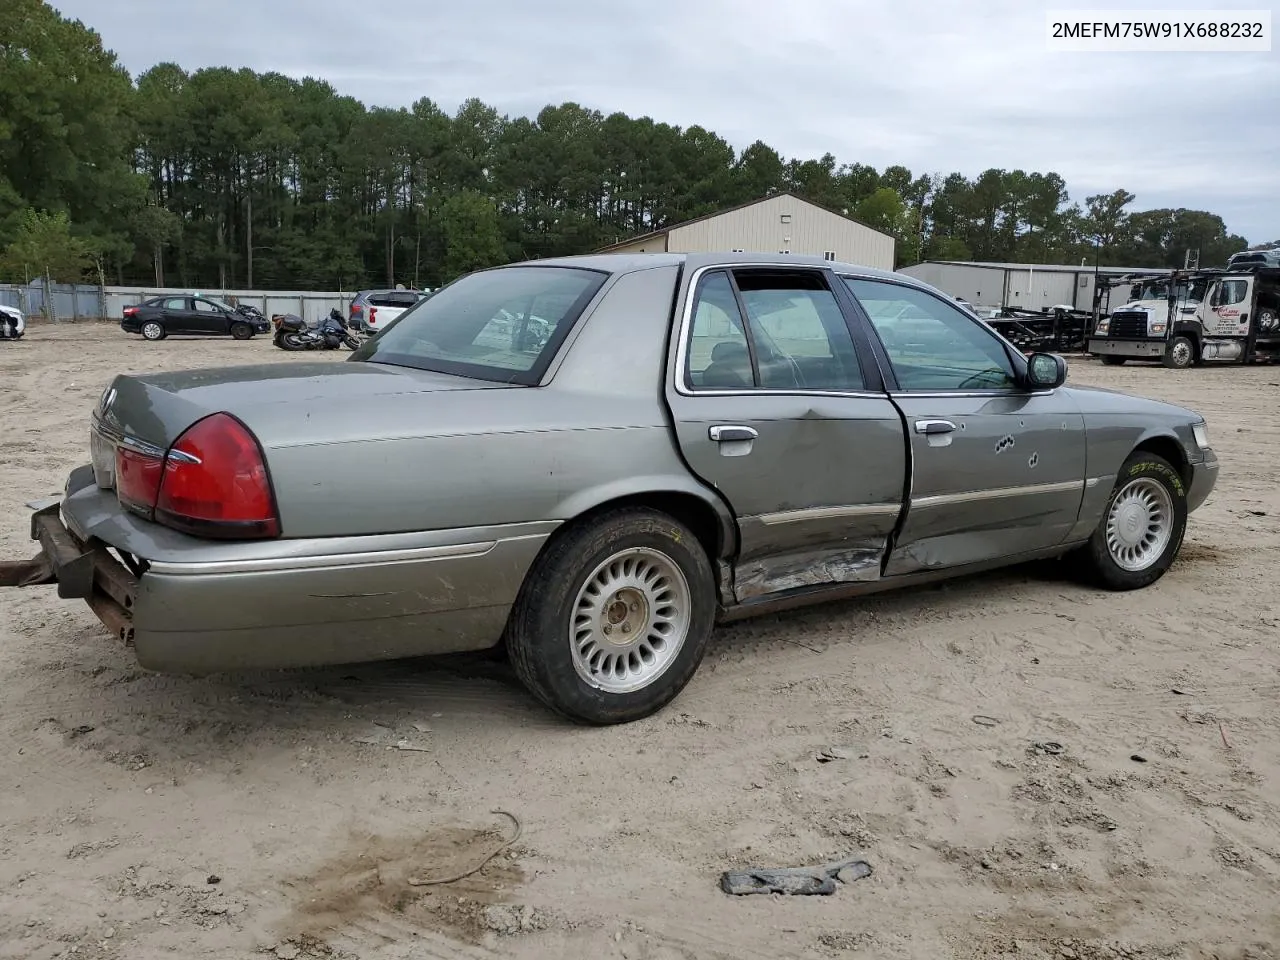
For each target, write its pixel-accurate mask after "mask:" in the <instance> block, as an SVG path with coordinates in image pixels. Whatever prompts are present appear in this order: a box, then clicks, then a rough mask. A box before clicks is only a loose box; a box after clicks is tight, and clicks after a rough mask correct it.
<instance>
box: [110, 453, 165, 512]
mask: <svg viewBox="0 0 1280 960" xmlns="http://www.w3.org/2000/svg"><path fill="white" fill-rule="evenodd" d="M163 475H164V458H163V457H162V456H159V455H152V454H147V453H143V452H141V451H139V450H134V449H132V448H130V447H125V446H119V447H116V495H117V496H118V497H119V499H120V504H121V506H124V507H127V508H128V509H130V510H132V511H133V512H134V513H138V514H141V515H142V516H144V517H146V518H147V519H148V520H149V519H151V516H152V511H153V510H154V509H155V506H156V497H157V496H159V495H160V479H161V477H162V476H163Z"/></svg>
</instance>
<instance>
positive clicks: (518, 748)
mask: <svg viewBox="0 0 1280 960" xmlns="http://www.w3.org/2000/svg"><path fill="white" fill-rule="evenodd" d="M250 359H252V360H255V361H258V360H265V361H271V362H278V363H289V362H292V357H291V356H290V355H287V354H284V353H283V352H281V351H278V350H275V349H274V348H273V347H272V346H271V344H270V342H269V341H267V340H265V339H261V338H260V339H256V340H254V341H251V342H247V343H236V342H231V341H222V340H205V341H191V340H187V341H181V340H168V341H165V342H162V343H158V344H148V343H144V342H143V341H141V340H140V339H139V338H136V337H130V336H126V335H124V334H122V333H121V332H120V331H119V330H118V328H116V327H114V326H112V325H106V324H81V325H76V326H68V327H59V328H54V329H51V328H50V327H48V326H42V325H33V326H32V328H31V330H30V333H29V335H28V337H27V339H26V340H25V341H23V342H21V343H16V344H14V343H0V409H3V411H4V413H3V416H2V417H0V550H2V551H3V554H4V555H5V556H6V557H14V556H17V555H22V556H26V555H28V551H29V550H30V549H31V545H30V544H29V542H28V541H27V539H26V538H27V512H26V510H25V509H24V507H23V504H24V502H25V501H27V500H29V499H34V498H37V497H41V496H45V495H48V494H55V493H57V492H59V491H60V490H61V487H62V481H63V478H64V476H65V474H66V472H67V471H68V470H69V469H70V468H71V467H73V466H75V465H77V464H79V463H81V462H83V461H84V460H85V459H87V436H86V429H87V417H88V413H89V410H90V408H91V406H92V404H93V402H94V401H95V400H96V399H97V398H98V396H99V394H100V392H101V390H102V389H103V387H104V385H105V383H106V382H107V380H108V379H109V377H110V376H111V375H112V374H114V373H115V372H118V371H130V372H141V371H153V370H162V369H170V368H179V367H188V366H201V365H210V364H219V363H231V362H240V361H246V360H250ZM335 359H338V358H337V357H335ZM1071 377H1072V380H1073V381H1074V382H1077V383H1085V384H1097V385H1103V386H1108V387H1116V388H1120V389H1124V390H1128V391H1132V392H1135V393H1139V394H1144V395H1147V396H1153V397H1158V398H1162V399H1168V400H1174V401H1177V402H1181V403H1183V404H1186V405H1189V406H1191V407H1192V408H1194V409H1196V410H1199V411H1200V412H1202V413H1203V414H1204V415H1205V416H1206V417H1207V418H1208V420H1209V424H1210V431H1211V439H1212V440H1213V442H1214V446H1215V447H1216V448H1217V450H1218V452H1219V455H1220V457H1221V459H1222V462H1223V469H1222V477H1221V480H1220V482H1219V484H1218V488H1217V491H1216V492H1215V494H1214V495H1213V497H1212V499H1211V500H1210V501H1209V503H1208V504H1207V505H1206V506H1205V507H1204V508H1203V509H1202V510H1201V511H1200V512H1198V513H1197V514H1196V515H1194V516H1193V518H1192V521H1191V524H1190V528H1189V533H1188V536H1187V542H1186V546H1185V548H1184V550H1183V554H1182V559H1181V560H1180V561H1179V562H1178V563H1177V564H1176V565H1175V566H1174V568H1173V569H1172V571H1171V572H1170V573H1169V574H1168V575H1167V576H1166V577H1165V578H1164V579H1163V580H1162V581H1161V582H1160V583H1159V584H1157V585H1156V586H1155V587H1153V588H1150V589H1148V590H1145V591H1142V592H1138V593H1132V594H1125V595H1113V594H1105V593H1099V592H1095V591H1092V590H1087V589H1083V588H1081V587H1078V586H1074V585H1072V584H1070V583H1067V582H1064V581H1061V580H1059V579H1057V578H1056V577H1054V576H1053V575H1051V574H1050V573H1047V572H1046V571H1044V570H1039V569H1037V570H1025V569H1021V570H1014V571H1011V572H1005V573H1000V574H996V575H991V576H984V577H980V578H976V579H969V580H965V581H962V582H956V583H952V584H950V585H946V586H941V587H936V588H930V589H921V590H912V591H910V592H905V593H901V594H897V595H888V596H882V597H879V598H876V599H874V600H870V601H861V602H852V603H842V604H835V605H829V606H825V607H821V608H817V609H811V610H808V611H804V612H800V613H794V614H787V615H782V616H777V617H771V618H768V619H765V620H762V621H757V622H752V623H746V624H742V625H737V626H734V627H732V628H731V629H722V630H721V631H719V632H718V634H717V637H716V639H715V642H714V644H713V647H712V649H711V651H710V653H709V655H708V657H707V659H706V661H705V662H704V664H703V666H702V669H701V671H700V672H699V673H698V675H697V676H696V677H695V678H694V680H693V682H692V684H691V685H690V686H689V687H688V689H687V690H686V691H685V693H684V694H683V695H682V696H681V697H680V698H679V699H678V700H677V702H676V703H675V704H674V705H673V706H672V707H670V708H669V709H668V710H666V711H665V712H664V713H662V714H661V715H659V716H656V717H654V718H651V719H649V720H647V721H644V722H641V723H636V724H633V725H630V726H627V727H625V728H612V729H604V730H590V729H578V728H575V727H572V726H569V725H567V724H564V723H561V722H559V721H557V720H556V719H554V718H553V717H551V716H550V715H548V714H547V713H546V712H544V711H543V710H542V709H541V708H539V707H538V706H537V705H535V704H534V703H533V702H532V701H531V699H530V698H529V697H528V696H526V695H525V693H524V692H523V691H522V690H521V689H520V687H519V686H518V685H517V684H516V682H515V681H514V679H513V678H512V676H511V675H510V673H509V670H508V668H507V667H506V665H505V664H503V663H501V662H498V661H493V660H485V659H469V660H468V659H464V660H451V661H446V662H421V661H415V662H409V663H394V664H382V665H376V666H358V667H351V668H345V669H334V670H319V671H298V672H289V673H283V674H280V673H277V674H271V675H253V676H238V677H234V678H213V679H199V680H194V679H184V678H170V677H160V676H154V675H149V674H144V673H142V672H140V671H139V670H138V669H137V668H136V665H135V664H134V662H133V660H132V658H131V656H130V654H129V652H128V651H127V650H125V649H123V648H121V647H119V646H117V645H116V644H115V643H113V642H112V641H111V640H110V639H109V638H108V637H107V636H106V635H105V633H104V631H102V630H101V629H100V628H99V627H98V625H97V624H96V622H95V621H94V619H93V618H92V616H91V615H90V613H89V611H88V610H87V609H86V608H85V607H84V606H83V604H80V603H79V602H75V601H59V600H58V599H56V596H55V594H54V590H53V588H51V587H40V588H35V589H31V590H27V591H23V592H18V591H12V590H10V591H5V592H4V595H3V596H0V958H24V960H42V958H47V957H55V956H76V957H81V958H128V960H150V958H158V957H184V958H185V957H201V958H203V957H219V958H221V957H228V958H250V957H266V958H268V960H270V958H271V957H275V958H279V960H290V958H313V957H324V958H327V957H340V958H350V957H355V958H362V960H363V958H377V960H392V958H410V957H414V958H441V960H444V958H461V960H479V958H486V957H515V958H547V960H560V958H571V957H583V958H593V960H596V958H601V960H603V958H627V960H676V958H682V960H730V958H732V960H746V958H753V960H754V958H777V957H796V958H809V957H846V956H849V957H875V958H896V957H921V958H946V957H955V958H960V960H976V958H985V957H1003V956H1017V957H1038V956H1044V957H1063V958H1067V960H1077V958H1078V960H1094V958H1107V957H1115V958H1120V957H1125V958H1156V957H1193V958H1208V957H1219V958H1233V960H1245V958H1255V960H1261V958H1270V957H1277V956H1280V792H1278V791H1277V782H1278V778H1280V737H1278V736H1277V735H1278V734H1280V713H1278V712H1277V708H1276V699H1277V693H1278V692H1280V672H1278V671H1280V649H1278V648H1277V637H1278V636H1280V631H1277V626H1278V625H1280V595H1277V592H1276V587H1275V584H1276V582H1277V581H1276V570H1277V569H1280V489H1278V488H1277V485H1276V481H1275V477H1276V469H1277V465H1278V464H1280V421H1278V420H1277V413H1276V411H1277V399H1278V398H1280V370H1277V369H1274V368H1272V369H1268V368H1265V367H1264V368H1253V369H1243V368H1238V367H1224V368H1215V369H1202V370H1190V371H1183V372H1175V371H1169V370H1164V369H1162V368H1159V367H1132V366H1127V367H1123V368H1110V367H1106V368H1104V367H1102V366H1101V365H1100V364H1098V363H1096V362H1086V361H1083V360H1080V361H1074V362H1073V364H1072V372H1071ZM975 717H977V718H978V721H975V719H974V718H975ZM984 718H990V720H986V719H984ZM1045 742H1050V743H1052V744H1060V745H1061V748H1062V749H1061V752H1059V751H1058V750H1057V749H1056V748H1054V747H1050V748H1049V751H1048V752H1046V751H1045V750H1044V749H1043V748H1037V747H1036V744H1038V743H1039V744H1043V743H1045ZM824 752H829V754H834V755H835V758H834V759H828V760H826V761H825V762H824V761H820V760H819V759H818V758H819V757H820V756H822V755H823V754H824ZM499 811H505V813H503V812H499ZM506 814H511V815H514V817H515V818H516V819H517V820H518V822H519V825H520V834H519V837H518V838H517V839H516V840H515V842H514V843H511V844H510V845H507V846H505V847H504V846H503V845H504V844H505V843H506V841H507V840H509V839H511V837H512V836H513V835H514V834H515V821H513V819H512V818H511V817H510V816H507V815H506ZM495 850H498V851H500V852H499V853H498V855H497V856H496V857H494V858H493V859H492V860H490V861H489V862H488V863H487V865H486V866H484V867H483V869H481V870H480V871H479V872H477V873H474V874H473V875H472V876H470V877H468V878H465V879H463V880H460V881H457V882H454V883H443V884H442V883H434V884H425V885H412V884H410V883H409V882H408V881H409V880H410V879H418V880H422V879H427V880H441V879H446V880H447V879H448V878H449V877H450V876H451V875H453V874H456V873H462V872H466V871H468V870H470V869H471V868H473V867H475V866H476V865H477V864H479V863H481V862H482V861H484V859H485V858H486V857H487V856H488V855H489V854H490V853H492V852H493V851H495ZM853 856H862V857H865V858H866V859H867V860H868V861H869V862H870V864H871V865H872V867H873V869H874V873H873V874H872V875H871V876H870V877H869V878H867V879H863V880H859V881H858V882H856V883H853V884H849V885H847V886H842V887H841V888H840V889H839V890H838V892H837V893H836V894H835V895H833V896H830V897H790V898H778V897H741V898H732V897H729V896H727V895H725V894H724V893H722V892H721V891H720V890H719V889H718V879H719V875H720V873H721V871H723V870H726V869H735V868H744V867H750V866H757V867H759V866H786V865H798V864H812V863H820V862H824V861H830V860H835V859H840V858H845V857H853Z"/></svg>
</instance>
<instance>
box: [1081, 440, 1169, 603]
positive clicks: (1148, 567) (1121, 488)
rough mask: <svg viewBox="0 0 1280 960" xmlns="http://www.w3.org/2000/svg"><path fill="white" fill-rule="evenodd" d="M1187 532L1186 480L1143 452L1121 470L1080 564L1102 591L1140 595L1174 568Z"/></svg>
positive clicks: (1134, 455)
mask: <svg viewBox="0 0 1280 960" xmlns="http://www.w3.org/2000/svg"><path fill="white" fill-rule="evenodd" d="M1186 529H1187V488H1186V484H1185V483H1183V481H1182V477H1181V476H1180V475H1179V474H1178V471H1177V470H1175V469H1174V467H1173V465H1172V464H1170V463H1169V461H1168V460H1165V459H1164V458H1163V457H1158V456H1156V455H1155V454H1153V453H1147V452H1146V451H1142V450H1140V451H1138V452H1136V453H1134V454H1132V455H1130V457H1129V459H1128V460H1126V461H1125V462H1124V466H1123V467H1121V468H1120V475H1119V476H1118V477H1117V478H1116V485H1115V488H1114V489H1113V490H1112V491H1111V496H1110V497H1109V498H1108V499H1107V506H1106V508H1105V509H1104V510H1103V512H1102V520H1101V522H1100V523H1099V524H1098V528H1097V529H1096V530H1094V532H1093V536H1092V537H1090V538H1089V542H1088V543H1087V544H1085V545H1084V546H1083V547H1082V548H1081V549H1080V550H1079V552H1078V554H1077V557H1076V559H1078V560H1079V562H1080V566H1081V570H1082V572H1083V573H1084V574H1085V576H1086V577H1087V578H1088V579H1089V580H1091V581H1093V582H1094V583H1096V584H1098V585H1099V586H1102V587H1105V588H1107V589H1108V590H1137V589H1139V588H1141V587H1146V586H1150V585H1151V584H1153V583H1155V582H1156V581H1157V580H1159V579H1160V578H1161V577H1162V576H1164V574H1165V571H1166V570H1168V569H1169V567H1170V566H1172V565H1173V561H1174V558H1176V557H1177V555H1178V551H1179V550H1180V549H1181V548H1182V538H1183V535H1184V534H1185V533H1186Z"/></svg>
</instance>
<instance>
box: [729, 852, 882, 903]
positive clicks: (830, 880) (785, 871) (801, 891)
mask: <svg viewBox="0 0 1280 960" xmlns="http://www.w3.org/2000/svg"><path fill="white" fill-rule="evenodd" d="M869 876H871V864H869V863H867V861H865V860H841V861H837V862H835V863H824V864H822V865H820V866H816V867H776V868H769V869H761V870H729V871H726V872H725V873H723V874H722V875H721V877H720V889H721V890H723V891H724V892H725V893H727V894H730V895H732V896H737V897H740V896H745V895H747V894H752V893H780V894H785V895H789V896H827V895H830V894H833V893H835V892H836V883H837V881H838V882H839V883H846V884H847V883H853V882H854V881H855V880H861V879H862V878H863V877H869Z"/></svg>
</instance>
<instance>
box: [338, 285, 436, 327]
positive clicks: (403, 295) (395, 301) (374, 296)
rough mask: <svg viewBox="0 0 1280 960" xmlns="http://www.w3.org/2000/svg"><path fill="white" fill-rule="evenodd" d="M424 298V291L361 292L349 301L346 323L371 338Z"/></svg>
mask: <svg viewBox="0 0 1280 960" xmlns="http://www.w3.org/2000/svg"><path fill="white" fill-rule="evenodd" d="M426 297H427V291H425V290H361V291H360V292H359V293H357V294H356V295H355V299H353V300H352V301H351V313H350V317H349V318H348V320H347V323H348V324H349V325H350V326H351V327H352V328H354V329H355V330H357V331H359V332H360V333H364V334H367V335H370V336H372V335H373V334H375V333H377V332H378V331H379V330H381V329H383V328H384V327H386V326H387V324H389V323H390V322H391V321H392V320H394V319H395V318H396V317H398V316H400V314H402V313H404V312H405V311H406V310H408V309H409V308H410V307H416V306H417V305H418V304H419V303H421V302H422V301H423V300H424V299H425V298H426Z"/></svg>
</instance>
